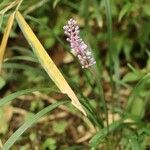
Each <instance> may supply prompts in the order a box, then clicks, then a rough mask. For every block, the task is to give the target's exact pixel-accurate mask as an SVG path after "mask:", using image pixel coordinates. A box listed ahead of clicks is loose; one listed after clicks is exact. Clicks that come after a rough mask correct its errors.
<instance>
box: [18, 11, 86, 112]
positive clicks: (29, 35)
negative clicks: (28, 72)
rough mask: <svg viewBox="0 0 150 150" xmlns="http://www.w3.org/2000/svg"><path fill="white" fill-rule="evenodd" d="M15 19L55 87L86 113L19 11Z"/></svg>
mask: <svg viewBox="0 0 150 150" xmlns="http://www.w3.org/2000/svg"><path fill="white" fill-rule="evenodd" d="M16 20H17V22H18V24H19V27H20V29H21V30H22V32H23V34H24V36H25V38H26V40H27V41H28V43H29V44H30V45H31V47H32V49H33V51H34V53H35V54H36V56H37V57H38V59H39V62H40V63H41V65H42V67H43V68H44V69H45V71H46V72H47V73H48V75H49V76H50V78H51V79H52V80H53V81H54V83H55V84H56V85H57V87H58V88H59V89H60V91H61V92H62V93H65V94H67V95H68V97H69V98H70V99H71V100H72V104H73V105H74V106H75V107H76V108H78V109H79V110H80V111H81V112H83V114H84V115H86V112H85V111H84V109H83V108H82V105H81V104H80V102H79V100H78V98H77V97H76V95H75V93H74V92H73V90H72V89H71V87H70V86H69V84H68V83H67V81H66V80H65V78H64V77H63V75H62V74H61V72H60V71H59V70H58V68H57V66H56V65H55V64H54V62H53V61H52V59H51V58H50V57H49V55H48V54H47V52H46V50H45V49H44V47H43V46H42V44H41V43H40V41H39V40H38V38H37V37H36V35H35V34H34V33H33V31H32V29H31V28H30V26H29V25H28V24H27V22H26V21H25V19H24V17H23V16H22V15H21V13H20V12H19V11H17V12H16Z"/></svg>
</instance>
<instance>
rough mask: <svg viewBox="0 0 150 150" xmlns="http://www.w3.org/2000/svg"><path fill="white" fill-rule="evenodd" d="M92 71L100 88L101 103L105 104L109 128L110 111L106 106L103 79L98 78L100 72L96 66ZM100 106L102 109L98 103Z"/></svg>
mask: <svg viewBox="0 0 150 150" xmlns="http://www.w3.org/2000/svg"><path fill="white" fill-rule="evenodd" d="M90 69H91V73H92V74H93V76H94V77H95V82H96V83H97V86H98V88H99V92H100V99H101V101H102V103H103V108H104V112H105V117H106V125H107V127H108V125H109V122H108V110H107V105H106V102H105V95H104V91H103V87H102V83H101V79H100V78H99V76H98V72H97V69H96V68H95V66H93V67H91V68H90ZM98 105H99V108H101V107H100V103H98Z"/></svg>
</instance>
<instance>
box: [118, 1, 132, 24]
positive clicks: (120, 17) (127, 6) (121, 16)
mask: <svg viewBox="0 0 150 150" xmlns="http://www.w3.org/2000/svg"><path fill="white" fill-rule="evenodd" d="M131 8H132V4H131V3H129V2H128V3H127V4H126V5H125V6H124V7H123V8H122V10H121V11H120V14H119V18H118V21H119V22H120V21H121V19H122V18H123V16H125V15H126V14H127V13H128V12H129V11H130V10H131Z"/></svg>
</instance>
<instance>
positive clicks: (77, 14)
mask: <svg viewBox="0 0 150 150" xmlns="http://www.w3.org/2000/svg"><path fill="white" fill-rule="evenodd" d="M11 2H12V0H0V14H1V15H0V39H2V35H3V32H4V29H5V27H6V23H7V20H8V16H9V15H10V14H11V13H12V12H13V11H14V9H15V7H13V8H11V9H9V10H7V11H6V12H5V13H3V12H4V10H5V8H6V7H7V6H9V5H10V4H11ZM109 2H110V3H109ZM19 10H20V12H21V13H22V14H23V16H24V17H25V19H26V21H27V22H28V23H29V25H30V27H31V28H32V30H33V31H34V33H35V34H36V36H37V37H38V39H39V40H40V41H41V43H42V44H43V46H44V48H45V49H46V50H47V52H48V54H49V55H50V56H51V58H52V59H53V61H54V62H55V64H56V65H57V66H58V68H59V69H60V70H61V72H62V73H63V75H64V77H65V78H66V80H67V81H68V83H69V84H70V86H71V87H72V88H73V90H74V92H75V93H76V94H77V96H78V98H79V99H81V100H82V99H84V100H87V101H89V103H90V104H91V105H92V107H93V108H94V109H95V112H97V109H98V103H99V101H97V100H98V99H99V91H98V86H97V83H96V82H95V79H94V77H93V75H92V74H91V73H90V72H89V70H82V68H81V66H80V64H79V62H78V60H77V59H76V58H75V57H74V56H73V55H72V54H71V53H70V47H69V44H68V43H67V42H66V37H65V35H64V33H63V26H64V25H66V23H67V21H68V20H69V19H70V18H74V19H75V20H77V22H78V25H79V26H80V32H81V37H82V38H83V39H84V41H85V42H86V43H87V44H88V45H89V47H90V48H91V50H92V52H93V55H94V57H95V59H96V62H97V63H96V67H97V72H98V77H99V78H100V79H101V80H102V86H103V89H104V93H105V97H106V102H107V104H108V110H109V115H110V118H109V119H110V122H112V118H113V117H112V118H111V116H112V115H113V116H114V118H115V117H116V118H117V117H118V116H119V118H121V117H122V114H123V111H124V110H125V108H126V107H128V106H129V107H128V109H129V110H128V111H129V112H130V114H131V115H132V117H133V118H132V119H135V120H136V121H137V122H136V123H137V124H136V128H133V129H132V130H131V129H126V130H125V131H124V132H123V131H120V130H119V131H118V133H116V136H115V140H114V144H113V149H115V148H114V147H116V149H118V150H119V149H121V150H122V149H130V146H129V145H130V144H129V142H128V138H129V137H131V135H133V132H135V133H136V136H137V137H136V138H137V141H138V142H139V143H140V145H142V146H141V149H146V150H148V149H150V144H149V143H150V132H149V125H150V124H149V121H150V110H149V106H150V103H149V100H150V98H149V90H150V80H149V79H150V78H148V79H147V78H146V80H145V78H144V83H143V82H142V85H140V86H136V84H137V83H138V81H140V79H141V78H142V77H144V76H145V75H147V74H148V73H149V72H150V1H149V0H122V1H120V0H110V1H109V0H41V1H38V0H32V1H31V0H24V1H23V2H22V4H21V6H20V8H19ZM35 87H36V88H38V87H39V88H41V87H49V88H50V90H49V91H46V92H35V93H33V94H32V95H23V96H21V97H19V98H17V99H16V100H15V101H13V102H12V103H11V104H9V105H7V106H5V107H2V108H0V138H1V141H2V143H4V142H5V141H6V139H7V138H8V137H9V136H10V135H11V134H12V133H13V132H14V131H15V130H16V129H17V128H18V127H19V126H20V125H21V124H22V122H23V121H24V120H25V119H26V118H28V117H30V115H33V113H36V112H38V111H39V110H41V109H43V108H44V107H45V106H47V105H49V104H51V103H52V102H53V101H57V100H64V99H68V98H67V97H66V96H65V95H63V94H61V93H60V92H59V91H58V89H57V88H56V86H55V85H54V83H53V82H52V81H50V80H49V77H48V75H47V74H46V72H45V71H43V70H42V68H41V66H40V65H39V63H38V60H37V58H36V56H35V55H34V54H33V52H32V51H31V48H30V46H29V45H28V43H27V42H26V40H25V38H24V36H23V34H22V33H21V31H20V29H19V27H18V25H17V22H16V21H15V22H14V25H13V30H12V32H11V35H10V37H9V40H8V45H7V49H6V53H5V59H4V65H3V71H2V73H1V75H0V97H1V98H2V97H4V96H6V95H8V94H10V93H12V92H14V91H19V90H21V89H28V88H35ZM134 89H135V92H134V94H133V96H131V97H130V93H131V91H132V90H134ZM133 99H135V101H133ZM84 102H85V101H84ZM100 107H101V104H100ZM67 109H68V110H66V107H64V108H61V109H57V110H55V111H54V112H53V113H52V114H51V115H50V116H49V117H46V118H44V119H45V120H44V119H43V120H42V121H39V122H38V123H37V124H36V125H35V126H33V127H32V128H30V129H28V131H27V132H26V133H25V134H24V135H23V136H22V137H21V138H20V140H19V141H18V142H17V143H16V144H15V145H14V146H13V147H12V149H13V150H18V149H19V150H29V149H33V150H34V149H35V150H37V149H46V150H55V149H61V150H62V149H67V148H68V150H69V147H72V149H70V150H80V149H85V150H86V149H89V148H88V142H89V139H90V138H91V137H92V134H93V128H92V127H91V128H90V127H89V126H90V125H89V124H90V122H89V120H87V118H85V117H83V116H82V115H81V114H80V113H79V114H78V113H77V110H76V109H74V108H73V107H72V106H71V105H70V104H67ZM99 111H100V112H102V113H103V109H102V110H99ZM91 126H92V125H91ZM131 128H132V127H131ZM88 136H89V137H88ZM119 136H120V137H121V138H120V137H119ZM82 137H85V139H82ZM133 137H135V136H132V138H133ZM86 138H87V139H86ZM112 139H113V138H112ZM118 139H119V142H118ZM112 141H113V140H112ZM117 142H118V143H117ZM117 144H118V145H117ZM128 144H129V145H128ZM104 145H105V144H102V147H101V149H106V148H105V146H104ZM135 145H136V144H135ZM131 148H132V144H131ZM135 150H138V149H136V148H135Z"/></svg>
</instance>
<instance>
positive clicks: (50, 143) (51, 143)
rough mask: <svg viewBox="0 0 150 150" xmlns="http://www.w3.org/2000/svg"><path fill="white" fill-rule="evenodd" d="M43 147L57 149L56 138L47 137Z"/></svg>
mask: <svg viewBox="0 0 150 150" xmlns="http://www.w3.org/2000/svg"><path fill="white" fill-rule="evenodd" d="M43 148H44V149H47V150H56V140H55V139H53V138H48V139H46V140H45V142H44V144H43Z"/></svg>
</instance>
